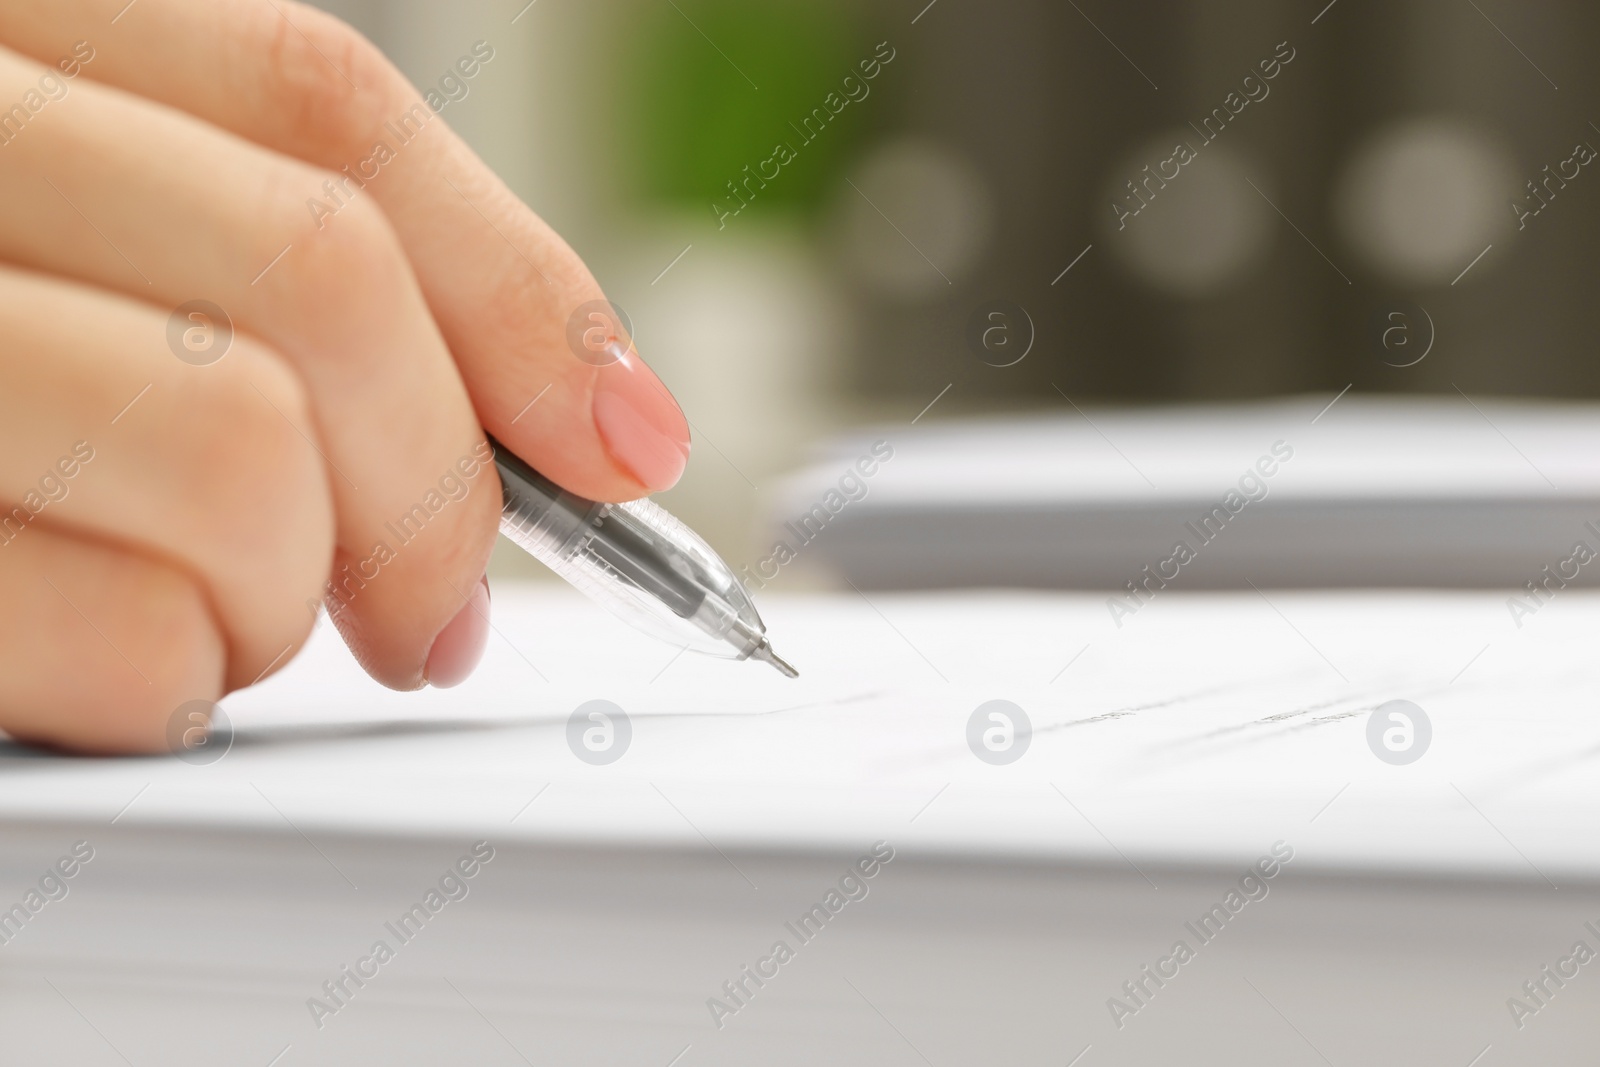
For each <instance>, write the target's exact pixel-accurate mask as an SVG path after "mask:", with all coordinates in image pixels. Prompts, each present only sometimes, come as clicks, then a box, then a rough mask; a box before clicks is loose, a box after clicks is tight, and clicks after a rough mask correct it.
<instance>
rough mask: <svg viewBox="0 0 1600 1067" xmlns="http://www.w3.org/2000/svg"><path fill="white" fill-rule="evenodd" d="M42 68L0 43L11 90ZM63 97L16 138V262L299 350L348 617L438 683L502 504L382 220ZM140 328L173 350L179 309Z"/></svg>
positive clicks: (225, 143) (155, 126) (356, 632)
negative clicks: (313, 218) (431, 658)
mask: <svg viewBox="0 0 1600 1067" xmlns="http://www.w3.org/2000/svg"><path fill="white" fill-rule="evenodd" d="M41 76H42V75H40V74H39V68H38V67H37V66H35V65H33V64H31V63H28V62H25V61H23V60H22V59H20V57H17V56H15V55H14V54H13V53H6V52H3V50H0V94H3V95H0V99H10V98H20V97H21V94H22V93H23V92H24V91H25V87H26V86H28V85H30V84H32V83H34V82H35V81H37V79H38V78H40V77H41ZM52 106H53V107H54V108H55V110H54V111H53V112H50V113H48V114H46V113H41V114H40V115H39V116H38V117H37V118H36V119H34V120H30V122H29V125H28V126H27V128H26V129H25V130H24V131H23V132H22V134H21V135H20V136H18V137H15V138H14V139H13V140H12V141H11V142H10V143H9V144H7V145H5V146H4V147H3V148H0V151H3V152H4V153H5V155H6V158H5V162H6V166H5V167H4V168H0V197H3V198H4V199H5V202H6V203H7V204H8V206H9V210H8V211H7V212H6V213H5V214H4V215H0V257H3V258H5V259H8V260H10V261H12V262H15V263H19V264H23V265H26V266H28V267H31V268H34V269H37V270H42V271H48V272H51V273H55V274H61V275H67V276H71V277H75V278H79V279H82V280H84V281H87V282H90V283H93V284H95V285H98V286H103V287H106V288H113V289H118V290H121V291H123V292H125V293H127V294H129V295H132V296H136V297H138V298H139V299H142V300H148V301H150V302H151V303H153V304H155V305H157V306H158V307H161V308H163V309H172V308H174V307H175V306H177V305H180V304H184V303H186V302H187V301H190V300H192V299H194V298H196V297H197V296H203V297H205V298H206V299H207V300H209V301H211V302H212V303H213V304H215V305H219V306H220V307H221V308H222V309H226V314H227V315H228V316H230V317H231V320H232V322H233V325H234V326H236V327H237V328H238V330H239V331H240V332H241V333H248V334H254V335H256V336H258V337H260V338H261V339H262V340H263V341H265V342H266V343H267V344H269V345H270V346H271V348H272V349H273V350H274V351H276V352H278V353H280V354H282V355H283V357H284V358H285V359H286V360H288V361H289V363H290V364H291V365H292V366H293V367H294V368H295V370H296V371H297V372H298V375H299V377H300V378H301V379H302V380H303V381H304V383H305V386H306V392H307V399H308V403H309V407H310V411H311V415H312V421H313V422H314V425H315V432H311V433H307V434H305V435H303V440H302V442H301V445H300V447H304V448H313V449H317V450H318V451H319V454H320V455H321V457H322V458H323V459H324V461H325V462H326V464H327V467H328V469H329V472H330V483H331V485H332V488H333V494H334V500H335V512H336V516H337V521H338V527H337V545H338V551H337V556H336V558H335V560H334V567H333V571H332V574H331V577H330V583H329V586H328V589H327V593H328V595H329V597H330V598H332V599H331V601H330V610H331V612H332V615H333V618H334V620H335V622H336V623H337V625H338V626H339V628H340V630H341V631H342V632H343V634H344V635H345V638H346V640H347V641H348V642H349V644H350V646H351V648H352V650H353V651H354V652H355V654H356V656H357V657H358V659H360V661H361V662H362V664H363V665H364V666H365V667H366V668H367V670H368V671H369V672H371V673H372V674H373V675H374V676H375V677H377V678H379V679H380V680H382V681H384V682H386V683H387V684H390V685H393V686H396V687H400V688H414V687H416V686H418V685H420V684H422V683H423V681H424V680H425V677H426V673H425V672H426V665H427V660H428V655H429V652H430V650H431V648H432V646H433V644H434V643H435V640H436V639H437V638H438V636H439V635H440V634H441V632H442V631H443V630H444V629H445V627H446V625H447V624H448V623H449V622H450V620H452V619H453V618H455V617H456V616H458V615H459V614H460V613H461V612H462V611H463V610H465V609H464V603H465V595H466V594H467V592H468V591H470V590H471V589H472V588H473V586H474V585H475V584H476V583H477V582H478V580H479V579H480V577H481V576H482V575H483V573H484V567H485V565H486V563H487V560H488V555H489V552H490V549H491V548H492V546H493V542H494V535H495V529H496V526H497V521H496V520H497V517H498V513H499V503H500V501H499V492H498V489H497V487H496V480H495V477H494V474H493V468H492V465H490V464H488V463H486V462H485V458H484V457H486V456H487V451H486V446H485V445H484V442H483V435H482V430H481V428H480V426H479V424H478V420H477V418H476V416H475V414H474V413H473V410H472V406H471V403H470V401H469V400H468V398H467V395H466V391H465V388H464V386H463V385H462V382H461V379H460V374H459V372H458V371H457V369H456V367H455V364H454V363H453V361H452V360H451V358H450V353H449V350H448V349H447V348H446V346H445V344H444V341H443V339H442V338H441V336H440V334H439V331H438V329H437V327H436V326H435V325H434V323H433V320H432V318H431V316H430V314H429V311H428V308H427V304H426V302H425V300H424V299H423V297H422V294H421V292H420V290H419V289H418V287H417V284H416V279H415V277H414V276H413V274H412V273H411V269H410V266H409V265H408V263H407V261H406V257H405V253H404V250H403V249H402V248H401V247H400V245H399V243H398V242H397V241H396V239H395V237H394V233H393V230H392V229H391V228H390V226H389V224H388V222H387V221H386V220H385V219H384V216H383V214H382V212H381V211H380V210H379V209H378V208H377V207H376V206H374V205H373V203H372V202H371V201H370V200H368V201H360V202H357V203H354V204H351V205H349V206H348V207H347V208H346V209H345V210H344V211H343V212H342V213H341V214H340V217H339V220H338V221H339V225H338V226H337V227H333V226H330V227H328V228H327V230H326V231H325V232H322V233H318V232H317V231H316V229H315V227H314V226H312V224H311V223H310V220H309V219H308V218H307V216H306V213H305V206H304V205H305V200H306V198H307V197H308V196H309V195H311V194H312V193H314V192H316V191H317V190H318V189H319V188H320V187H321V185H322V184H323V183H324V182H325V181H326V180H327V178H326V177H325V175H324V173H323V172H321V171H318V170H316V169H315V168H312V167H310V166H308V165H306V164H304V163H301V162H299V161H296V160H291V159H289V158H287V157H285V156H281V155H278V154H276V153H273V152H270V151H267V150H265V149H263V148H261V147H259V146H257V145H253V144H250V143H248V142H245V141H242V140H240V139H238V138H236V137H233V136H231V135H229V134H226V133H224V132H222V131H219V130H217V129H215V128H214V127H211V126H208V125H206V124H205V123H202V122H200V121H198V120H196V119H194V118H193V117H191V116H188V115H184V114H182V113H179V112H176V111H172V110H169V109H167V108H164V107H160V106H158V105H155V104H151V103H149V102H148V101H144V100H141V99H139V98H137V97H133V96H129V95H128V94H126V93H123V92H121V91H119V90H115V89H110V88H106V87H104V86H100V85H95V84H92V83H89V82H87V81H84V80H83V79H81V78H80V79H78V81H77V82H75V83H74V84H73V86H72V89H71V92H70V95H69V96H68V97H66V98H65V99H63V100H61V101H59V102H58V103H57V104H55V105H52ZM86 160H94V161H95V165H94V166H85V165H84V164H85V161H86ZM142 336H143V337H144V339H145V340H146V341H147V342H153V343H161V344H164V343H165V340H164V338H165V336H166V321H165V319H164V318H162V319H158V320H152V322H151V324H150V327H149V328H147V329H146V331H145V333H144V334H143V335H142ZM174 351H176V350H174ZM168 358H173V357H172V356H171V355H169V357H168ZM227 358H228V357H224V362H226V359H227ZM268 403H269V406H270V401H268ZM223 432H225V431H223ZM486 472H487V473H486ZM238 564H239V565H242V566H248V559H247V558H243V557H242V558H241V559H240V560H239V561H238Z"/></svg>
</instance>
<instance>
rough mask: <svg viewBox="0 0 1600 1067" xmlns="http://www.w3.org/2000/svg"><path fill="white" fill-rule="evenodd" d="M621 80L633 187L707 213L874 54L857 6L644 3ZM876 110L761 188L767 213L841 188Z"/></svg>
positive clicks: (629, 24)
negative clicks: (857, 65) (634, 156)
mask: <svg viewBox="0 0 1600 1067" xmlns="http://www.w3.org/2000/svg"><path fill="white" fill-rule="evenodd" d="M637 10H638V13H639V15H640V17H639V18H633V19H627V20H626V21H624V22H621V23H619V26H618V28H619V30H620V31H621V32H624V33H627V34H629V35H630V36H631V39H630V40H629V41H627V42H626V47H625V48H624V50H623V51H624V54H626V55H629V56H631V62H629V63H627V64H625V65H624V66H623V69H624V70H625V71H627V72H629V73H628V74H627V75H626V77H625V79H624V84H623V85H622V86H620V87H619V88H620V90H621V91H620V93H619V103H620V106H621V108H622V111H623V114H622V116H621V121H620V123H619V127H620V128H621V129H624V130H628V131H631V134H632V136H631V137H630V140H631V142H632V144H633V145H635V146H636V151H637V159H636V160H635V161H634V162H635V164H636V165H634V166H632V167H631V173H632V174H633V175H634V177H635V193H636V195H637V196H638V197H639V198H640V200H641V201H642V202H643V203H644V204H646V205H647V206H657V207H669V206H670V207H681V208H690V209H695V210H706V209H707V208H708V207H709V205H710V204H711V202H712V201H714V200H718V199H724V200H725V199H728V198H729V193H728V191H727V183H728V182H730V181H734V180H736V179H738V178H740V177H741V171H742V170H743V168H744V167H745V166H747V165H749V166H752V167H753V166H755V165H756V163H757V162H758V161H760V160H763V159H766V158H767V157H769V156H770V155H772V152H773V146H774V145H776V144H777V143H778V142H780V141H790V142H795V143H798V141H797V138H796V134H795V131H794V129H793V128H792V127H791V126H790V123H797V122H799V121H800V120H801V119H802V118H803V117H804V116H805V115H807V114H809V113H810V111H811V109H812V108H814V107H817V106H819V105H820V104H821V102H822V100H823V98H824V97H826V96H827V95H828V93H830V92H833V91H836V90H837V89H838V86H839V82H840V80H841V79H842V78H843V77H845V76H846V75H848V74H851V73H852V72H853V70H854V65H855V63H856V62H857V61H858V60H859V59H861V58H863V57H864V56H867V55H869V54H870V51H871V45H870V43H868V42H867V39H866V31H865V28H864V27H863V25H862V22H861V19H860V17H859V15H858V14H857V13H856V11H855V9H854V8H852V7H850V6H847V5H846V4H844V3H836V2H824V3H817V2H816V0H805V2H800V0H764V2H762V3H759V4H752V3H747V2H742V0H645V4H644V5H643V6H642V7H641V8H639V9H637ZM866 110H868V109H867V108H849V109H847V110H846V112H845V113H844V114H842V115H840V116H839V120H838V121H837V122H836V123H834V124H832V125H830V126H829V128H828V131H827V135H826V136H824V137H819V138H817V140H816V141H815V142H814V143H812V144H809V145H807V146H806V147H805V148H804V150H803V151H802V152H801V153H800V156H799V158H798V159H797V160H796V161H795V163H794V164H792V165H791V166H788V167H785V168H784V170H783V177H782V178H781V180H777V181H774V182H772V183H771V185H770V188H768V189H766V190H764V191H763V193H762V195H761V202H760V205H759V208H760V210H761V211H762V212H771V211H783V210H789V211H806V210H809V209H811V208H814V207H816V206H817V205H818V204H819V203H820V201H821V200H822V198H823V197H824V196H825V195H826V194H827V193H828V192H829V191H831V189H832V188H833V186H834V183H836V182H837V180H838V175H839V173H840V171H841V169H842V166H843V163H844V160H845V159H846V158H847V157H848V154H849V152H850V149H851V147H852V145H853V144H854V143H855V142H856V141H857V140H858V139H859V138H860V137H861V135H862V134H863V133H864V132H865V130H866V128H867V125H868V123H869V122H870V121H871V117H870V116H865V115H863V114H862V112H864V111H866Z"/></svg>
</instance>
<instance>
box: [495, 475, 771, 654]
mask: <svg viewBox="0 0 1600 1067" xmlns="http://www.w3.org/2000/svg"><path fill="white" fill-rule="evenodd" d="M514 460H515V457H499V463H500V467H501V470H500V474H501V481H502V484H503V485H504V486H505V500H504V506H503V507H502V510H501V517H500V528H501V532H503V533H504V534H505V535H506V536H507V537H508V538H510V539H511V540H512V541H514V542H516V543H517V544H518V545H519V546H521V547H522V548H523V549H525V550H526V551H527V552H528V553H529V554H531V555H532V556H534V557H535V558H536V559H538V560H539V561H540V562H541V563H543V564H545V566H547V567H549V568H550V569H551V570H553V571H555V572H556V574H557V575H559V576H560V577H561V578H563V579H565V580H566V581H568V582H569V583H571V584H572V585H573V586H574V587H576V588H577V589H579V590H581V591H582V592H583V593H585V594H586V595H587V596H589V597H590V598H591V599H593V600H595V601H596V602H598V603H599V604H601V605H602V606H604V607H605V608H607V609H608V610H610V611H611V612H613V613H614V614H616V615H618V616H619V617H620V618H622V619H623V620H624V621H626V622H628V623H631V624H632V625H634V626H636V627H638V628H639V629H642V630H645V631H646V632H648V633H651V634H654V635H655V636H657V637H659V638H661V639H662V640H664V641H667V642H670V643H672V644H675V645H677V646H678V647H687V648H690V649H693V650H695V651H700V652H706V653H709V654H711V655H718V656H730V657H740V658H742V657H744V656H748V655H749V654H750V653H751V652H752V651H753V650H754V649H755V647H756V645H757V644H758V643H759V642H760V639H761V635H762V633H763V632H764V627H763V625H762V623H761V617H760V615H759V614H757V612H756V610H755V605H754V604H752V603H751V601H750V599H749V597H748V595H747V594H746V593H745V591H744V587H743V586H742V585H741V584H740V582H739V581H738V579H737V578H736V577H735V576H734V574H733V573H732V571H730V570H729V569H728V567H727V565H726V564H724V563H723V562H722V560H721V559H720V558H719V557H718V556H717V554H716V553H715V552H713V551H712V550H711V548H710V547H709V546H708V545H706V544H705V542H704V541H702V540H701V539H700V538H699V537H698V536H696V535H695V534H694V533H693V532H692V531H690V530H689V529H688V528H687V527H685V526H684V525H683V524H682V523H680V522H679V521H678V520H677V519H675V518H673V517H672V516H671V515H669V514H667V512H665V511H663V510H662V509H661V508H659V507H657V506H656V505H655V504H653V503H651V502H650V501H648V500H637V501H633V502H631V503H628V504H599V503H595V502H593V501H590V500H586V499H584V498H582V497H579V496H575V495H573V494H571V493H567V492H565V491H563V490H561V489H559V488H558V487H556V486H554V485H553V484H552V483H550V482H549V481H548V480H547V479H544V478H543V476H541V475H538V474H537V473H536V472H533V471H532V470H531V469H530V468H527V467H526V465H525V464H522V463H521V462H520V461H515V462H510V461H514Z"/></svg>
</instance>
